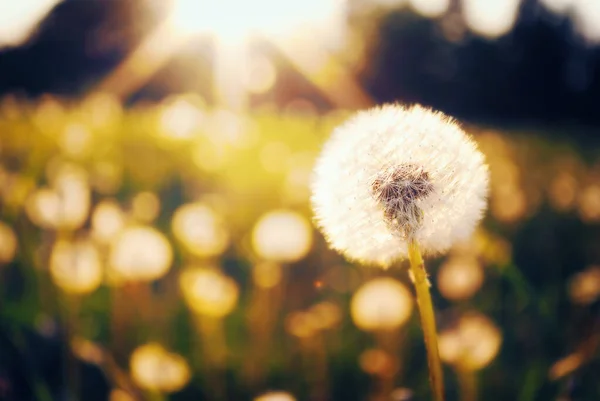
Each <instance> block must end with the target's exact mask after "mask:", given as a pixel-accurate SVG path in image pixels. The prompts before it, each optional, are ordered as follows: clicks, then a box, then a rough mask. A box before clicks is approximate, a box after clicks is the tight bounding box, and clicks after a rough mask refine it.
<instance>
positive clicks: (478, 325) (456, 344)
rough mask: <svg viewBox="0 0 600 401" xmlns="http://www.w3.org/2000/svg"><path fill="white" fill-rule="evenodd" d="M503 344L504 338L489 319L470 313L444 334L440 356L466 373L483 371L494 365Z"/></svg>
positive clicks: (441, 338) (444, 331) (479, 314)
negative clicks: (492, 363)
mask: <svg viewBox="0 0 600 401" xmlns="http://www.w3.org/2000/svg"><path fill="white" fill-rule="evenodd" d="M501 343H502V334H501V333H500V330H499V329H498V327H497V326H496V325H495V324H494V323H493V322H492V321H491V320H490V319H489V318H488V317H486V316H485V315H482V314H481V313H477V312H469V313H466V314H464V315H462V316H461V317H460V318H459V319H458V321H457V322H456V324H455V325H453V326H452V327H451V328H449V329H448V330H443V331H442V332H441V333H440V356H441V358H442V360H443V361H444V362H446V363H449V364H451V365H455V366H459V367H460V368H462V369H466V370H479V369H482V368H484V367H486V366H487V365H488V364H490V362H492V360H493V359H494V358H495V357H496V355H497V354H498V351H499V350H500V345H501Z"/></svg>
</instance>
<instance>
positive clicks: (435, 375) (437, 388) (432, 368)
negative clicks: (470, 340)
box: [408, 239, 444, 401]
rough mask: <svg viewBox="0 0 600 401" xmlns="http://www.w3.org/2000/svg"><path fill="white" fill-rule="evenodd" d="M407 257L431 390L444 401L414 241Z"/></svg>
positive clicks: (422, 273)
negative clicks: (419, 318) (414, 291)
mask: <svg viewBox="0 0 600 401" xmlns="http://www.w3.org/2000/svg"><path fill="white" fill-rule="evenodd" d="M408 257H409V259H410V268H411V271H412V274H413V278H414V284H415V288H416V290H417V302H418V304H419V313H420V315H421V326H423V336H424V337H425V348H426V349H427V363H428V365H429V379H430V381H431V388H432V390H433V393H434V395H435V400H436V401H444V376H443V372H442V364H441V362H440V354H439V351H438V343H437V332H436V327H435V316H434V313H433V303H432V301H431V294H430V293H429V281H428V280H427V272H426V271H425V264H424V262H423V257H422V256H421V251H420V250H419V244H418V243H417V241H416V240H414V239H411V240H410V242H409V245H408Z"/></svg>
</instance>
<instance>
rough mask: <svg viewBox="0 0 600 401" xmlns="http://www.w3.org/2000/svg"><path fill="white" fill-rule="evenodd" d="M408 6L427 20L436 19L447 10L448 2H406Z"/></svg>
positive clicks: (416, 0)
mask: <svg viewBox="0 0 600 401" xmlns="http://www.w3.org/2000/svg"><path fill="white" fill-rule="evenodd" d="M408 3H409V4H410V6H411V7H412V8H413V9H414V10H415V11H416V12H418V13H419V14H421V15H422V16H424V17H427V18H436V17H439V16H441V15H442V14H444V13H445V12H446V10H448V7H449V6H450V0H408Z"/></svg>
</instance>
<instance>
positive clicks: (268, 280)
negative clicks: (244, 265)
mask: <svg viewBox="0 0 600 401" xmlns="http://www.w3.org/2000/svg"><path fill="white" fill-rule="evenodd" d="M282 275H283V273H282V271H281V265H279V264H277V263H273V262H261V263H257V264H255V265H254V266H253V268H252V279H253V281H254V284H256V285H257V286H258V287H260V288H273V287H276V286H277V284H279V282H280V281H281V277H282Z"/></svg>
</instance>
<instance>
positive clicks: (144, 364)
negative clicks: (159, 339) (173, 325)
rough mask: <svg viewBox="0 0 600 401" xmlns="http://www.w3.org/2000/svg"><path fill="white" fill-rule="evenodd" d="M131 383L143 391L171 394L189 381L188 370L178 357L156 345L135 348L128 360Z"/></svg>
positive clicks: (183, 361)
mask: <svg viewBox="0 0 600 401" xmlns="http://www.w3.org/2000/svg"><path fill="white" fill-rule="evenodd" d="M129 367H130V370H131V377H132V378H133V381H134V382H135V383H136V384H137V385H138V386H140V387H141V388H143V389H145V390H154V391H159V392H164V393H172V392H175V391H179V390H181V389H182V388H183V387H185V386H186V385H187V383H188V382H189V380H190V368H189V366H188V364H187V362H186V360H185V359H184V358H183V357H181V356H180V355H177V354H174V353H170V352H168V351H167V350H165V349H164V348H163V346H162V345H160V344H157V343H149V344H145V345H141V346H139V347H137V348H136V349H135V350H134V351H133V353H132V354H131V358H130V360H129Z"/></svg>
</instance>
